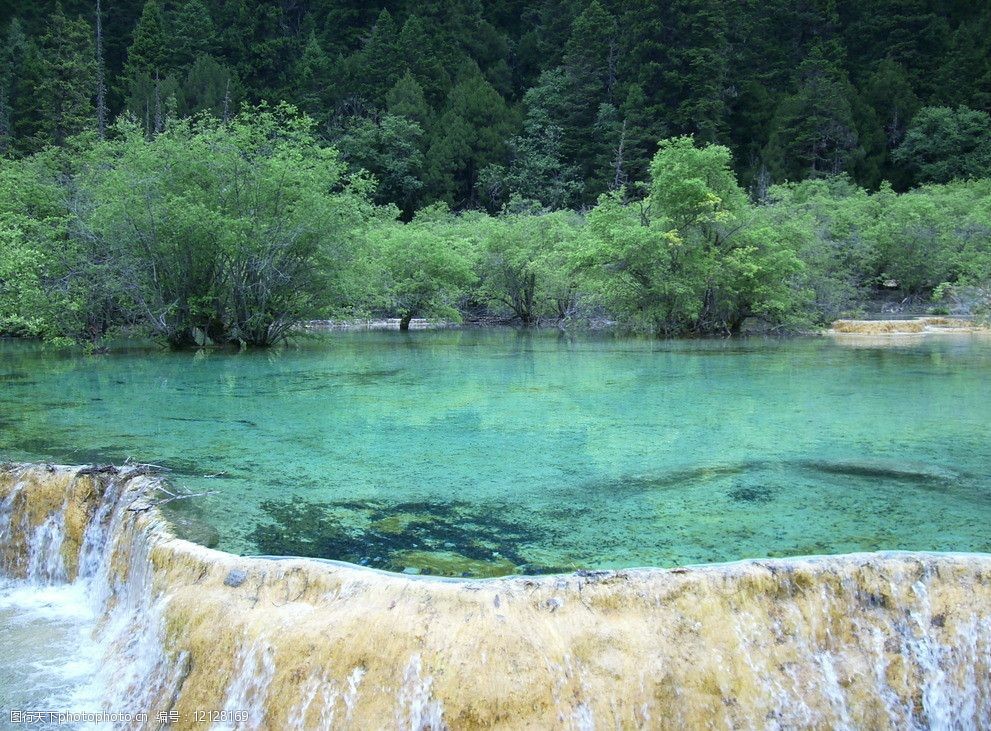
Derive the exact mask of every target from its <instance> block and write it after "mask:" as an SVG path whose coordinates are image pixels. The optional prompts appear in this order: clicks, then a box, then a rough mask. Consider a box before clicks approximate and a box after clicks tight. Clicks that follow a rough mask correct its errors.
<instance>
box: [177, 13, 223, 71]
mask: <svg viewBox="0 0 991 731" xmlns="http://www.w3.org/2000/svg"><path fill="white" fill-rule="evenodd" d="M173 37H174V38H175V41H174V55H173V58H172V63H173V65H174V67H175V68H177V69H188V68H189V67H190V66H192V64H193V63H194V62H195V61H196V59H198V58H199V57H200V56H203V55H206V54H210V53H213V51H214V46H215V44H216V30H215V28H214V25H213V19H212V18H211V17H210V11H209V9H208V8H207V6H206V5H205V4H204V3H203V0H187V1H186V3H185V4H183V5H182V7H180V8H179V13H178V14H177V15H176V19H175V25H174V27H173Z"/></svg>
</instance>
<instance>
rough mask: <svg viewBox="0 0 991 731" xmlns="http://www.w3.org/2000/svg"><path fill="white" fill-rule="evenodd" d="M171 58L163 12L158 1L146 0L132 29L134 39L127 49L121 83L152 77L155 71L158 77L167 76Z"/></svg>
mask: <svg viewBox="0 0 991 731" xmlns="http://www.w3.org/2000/svg"><path fill="white" fill-rule="evenodd" d="M171 58H172V52H171V38H170V36H169V33H168V31H167V29H166V25H165V15H164V14H163V13H162V8H161V6H160V5H159V4H158V0H147V2H146V3H145V5H144V9H143V10H142V11H141V19H140V20H138V25H137V27H136V28H135V29H134V40H133V41H132V42H131V47H130V48H129V49H128V51H127V62H126V63H125V65H124V81H125V83H126V84H135V83H138V82H139V80H140V79H141V78H142V77H147V78H154V77H155V74H156V73H157V74H158V75H159V76H160V77H164V76H166V75H168V73H169V71H170V70H171V68H170V66H171V64H170V60H171Z"/></svg>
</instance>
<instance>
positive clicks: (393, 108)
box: [385, 71, 432, 129]
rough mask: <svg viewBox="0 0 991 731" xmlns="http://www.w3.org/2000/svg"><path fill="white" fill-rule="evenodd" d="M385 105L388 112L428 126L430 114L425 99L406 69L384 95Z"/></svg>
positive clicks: (425, 126) (424, 127)
mask: <svg viewBox="0 0 991 731" xmlns="http://www.w3.org/2000/svg"><path fill="white" fill-rule="evenodd" d="M385 103H386V107H387V108H388V110H389V113H390V114H395V115H397V116H400V117H406V119H409V120H412V121H414V122H416V123H417V124H419V125H420V127H421V128H423V129H427V127H429V126H430V120H431V118H432V114H431V111H430V107H429V106H428V105H427V100H426V98H425V97H424V95H423V87H422V86H420V85H419V84H418V83H417V81H416V79H414V78H413V75H412V74H411V73H410V72H409V71H407V72H406V73H405V74H404V75H403V77H402V78H401V79H399V81H397V82H396V83H395V85H394V86H393V87H392V88H391V89H389V93H388V94H386V95H385Z"/></svg>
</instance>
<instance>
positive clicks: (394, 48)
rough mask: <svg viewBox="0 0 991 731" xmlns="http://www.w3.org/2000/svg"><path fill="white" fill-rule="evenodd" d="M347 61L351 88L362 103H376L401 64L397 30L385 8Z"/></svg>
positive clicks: (390, 86)
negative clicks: (358, 49) (357, 49)
mask: <svg viewBox="0 0 991 731" xmlns="http://www.w3.org/2000/svg"><path fill="white" fill-rule="evenodd" d="M350 61H351V70H350V78H351V85H352V88H353V89H354V90H355V91H357V92H358V94H359V95H360V96H361V97H362V98H363V99H364V100H365V101H366V102H368V103H370V104H373V105H379V104H380V103H381V102H382V101H384V99H385V93H386V92H387V91H388V90H389V89H391V88H392V85H393V84H394V83H395V80H396V79H397V78H398V77H399V75H400V74H401V73H402V71H403V67H404V64H403V60H402V58H401V56H400V51H399V32H398V31H397V29H396V23H395V21H394V20H393V19H392V15H391V14H390V13H389V11H388V10H383V11H382V12H381V13H379V16H378V18H377V19H376V20H375V25H374V26H372V31H371V33H370V34H369V36H368V40H367V41H366V42H365V45H364V46H363V47H362V49H361V51H359V52H358V53H356V54H355V55H354V56H352V57H351V59H350Z"/></svg>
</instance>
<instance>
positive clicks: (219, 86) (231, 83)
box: [178, 55, 241, 119]
mask: <svg viewBox="0 0 991 731" xmlns="http://www.w3.org/2000/svg"><path fill="white" fill-rule="evenodd" d="M178 98H179V113H180V114H181V115H183V116H189V115H192V114H196V113H197V112H209V113H210V114H212V115H213V116H215V117H217V118H218V119H220V118H223V117H224V116H225V112H226V114H227V115H228V116H229V115H230V114H231V113H233V112H234V111H235V110H236V107H237V103H238V100H239V99H240V98H241V91H240V86H239V84H238V83H237V80H236V79H235V78H234V75H233V73H232V72H231V70H230V69H229V68H227V66H225V65H224V64H222V63H221V62H220V61H218V60H217V59H215V58H214V57H213V56H210V55H202V56H200V57H199V58H197V59H196V61H194V62H193V65H192V66H190V67H189V71H188V72H186V78H185V80H184V81H183V83H182V88H181V89H180V90H179V94H178Z"/></svg>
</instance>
